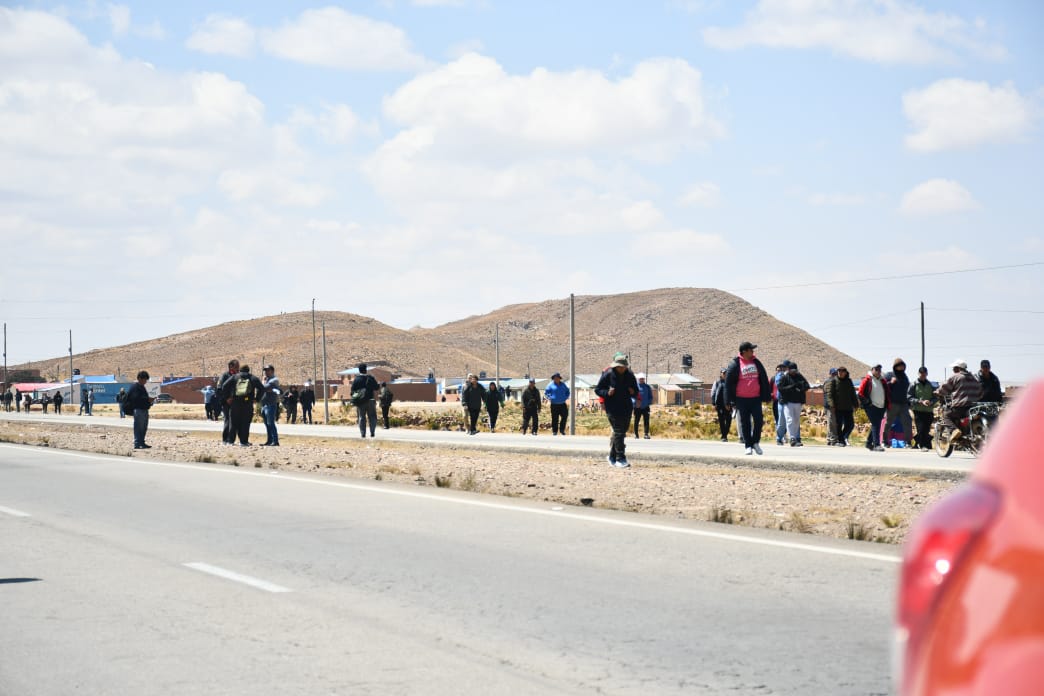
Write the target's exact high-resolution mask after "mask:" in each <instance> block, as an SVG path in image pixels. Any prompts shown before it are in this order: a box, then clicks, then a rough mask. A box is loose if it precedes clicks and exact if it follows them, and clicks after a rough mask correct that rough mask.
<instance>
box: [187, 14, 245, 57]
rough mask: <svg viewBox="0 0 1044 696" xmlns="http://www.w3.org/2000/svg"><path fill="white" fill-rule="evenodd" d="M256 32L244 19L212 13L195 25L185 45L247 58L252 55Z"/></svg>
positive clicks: (206, 51)
mask: <svg viewBox="0 0 1044 696" xmlns="http://www.w3.org/2000/svg"><path fill="white" fill-rule="evenodd" d="M256 41H257V32H256V31H255V30H254V28H253V27H252V26H250V24H249V23H247V22H246V20H243V19H240V18H238V17H227V16H224V15H217V14H212V15H208V16H207V17H206V19H204V20H203V24H202V25H201V26H199V27H196V30H195V31H194V32H192V35H191V36H190V37H189V38H188V39H187V40H186V41H185V46H186V47H187V48H190V49H192V50H193V51H200V52H202V53H219V54H224V55H230V56H236V57H238V58H248V57H250V56H251V55H253V52H254V45H255V43H256Z"/></svg>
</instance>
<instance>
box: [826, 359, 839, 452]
mask: <svg viewBox="0 0 1044 696" xmlns="http://www.w3.org/2000/svg"><path fill="white" fill-rule="evenodd" d="M836 382H837V368H836V367H831V368H830V375H829V376H828V377H827V378H826V380H825V381H824V382H823V411H824V415H825V416H826V422H827V436H826V443H827V445H828V446H833V445H836V444H837V416H836V414H835V413H834V403H833V402H832V401H831V400H830V397H831V392H832V391H834V390H833V389H832V387H834V386H835V384H836Z"/></svg>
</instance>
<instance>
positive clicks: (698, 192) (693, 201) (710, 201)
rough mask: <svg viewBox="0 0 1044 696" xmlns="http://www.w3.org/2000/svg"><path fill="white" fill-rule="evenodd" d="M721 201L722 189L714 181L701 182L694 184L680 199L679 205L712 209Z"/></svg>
mask: <svg viewBox="0 0 1044 696" xmlns="http://www.w3.org/2000/svg"><path fill="white" fill-rule="evenodd" d="M720 201H721V189H720V188H719V187H718V185H717V184H716V183H714V182H713V181H699V182H696V183H695V184H692V185H691V186H689V188H687V189H686V190H685V193H683V194H682V195H681V196H680V197H679V198H678V204H679V205H684V206H699V207H704V208H710V207H713V206H716V205H717V204H718V203H719V202H720Z"/></svg>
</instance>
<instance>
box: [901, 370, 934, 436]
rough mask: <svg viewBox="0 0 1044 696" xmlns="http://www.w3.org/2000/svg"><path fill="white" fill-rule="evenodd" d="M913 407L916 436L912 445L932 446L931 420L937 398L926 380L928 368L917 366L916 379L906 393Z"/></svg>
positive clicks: (930, 384)
mask: <svg viewBox="0 0 1044 696" xmlns="http://www.w3.org/2000/svg"><path fill="white" fill-rule="evenodd" d="M906 396H907V398H908V400H909V402H910V405H911V407H912V408H913V416H914V422H915V423H916V424H917V436H916V437H915V438H914V446H916V447H920V448H921V449H923V450H929V449H931V448H932V421H933V420H934V419H935V415H934V412H933V411H934V408H935V402H936V401H938V400H939V399H938V398H937V397H936V396H935V387H933V386H932V383H931V382H929V381H928V368H927V367H924V366H922V367H919V368H917V379H915V380H914V381H913V382H911V383H910V389H909V391H908V392H907V394H906Z"/></svg>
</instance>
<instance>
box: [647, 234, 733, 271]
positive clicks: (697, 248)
mask: <svg viewBox="0 0 1044 696" xmlns="http://www.w3.org/2000/svg"><path fill="white" fill-rule="evenodd" d="M730 249H731V248H730V247H729V243H728V242H726V241H725V239H724V238H723V237H722V236H721V235H717V234H703V233H700V232H696V231H694V230H688V229H680V230H665V231H662V232H655V233H652V234H646V235H642V236H641V237H639V238H636V239H635V240H634V242H632V244H631V253H632V254H635V255H636V256H644V257H658V258H661V259H674V260H675V261H680V262H682V263H686V264H689V263H692V261H693V259H692V257H693V256H699V257H706V256H713V255H719V254H723V253H727V252H729V251H730Z"/></svg>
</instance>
